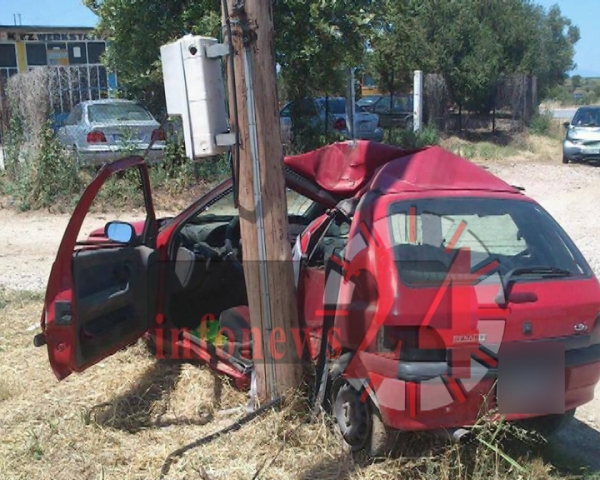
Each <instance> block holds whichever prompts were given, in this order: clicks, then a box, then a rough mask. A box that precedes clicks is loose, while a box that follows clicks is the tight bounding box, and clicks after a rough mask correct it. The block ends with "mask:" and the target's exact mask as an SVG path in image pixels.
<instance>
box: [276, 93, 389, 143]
mask: <svg viewBox="0 0 600 480" xmlns="http://www.w3.org/2000/svg"><path fill="white" fill-rule="evenodd" d="M300 112H301V115H302V117H303V119H304V121H306V122H308V123H309V125H310V126H312V127H313V128H317V129H318V130H319V131H321V132H323V134H325V133H326V132H337V133H339V134H340V136H341V137H343V138H350V128H349V125H348V118H347V115H346V99H345V98H342V97H330V98H327V99H325V98H317V99H312V98H311V99H306V100H304V101H302V103H301V105H300ZM279 117H280V122H281V135H282V140H283V142H284V143H289V142H290V141H291V138H292V104H291V103H288V104H286V105H285V106H284V107H283V108H282V109H281V112H280V114H279ZM326 117H327V120H326ZM378 123H379V118H378V117H377V115H374V114H372V113H369V112H367V111H366V110H364V109H363V108H362V107H360V106H358V105H356V111H355V124H356V134H355V135H354V137H355V138H356V139H360V140H373V141H376V142H380V141H382V140H383V130H382V129H381V128H379V127H378Z"/></svg>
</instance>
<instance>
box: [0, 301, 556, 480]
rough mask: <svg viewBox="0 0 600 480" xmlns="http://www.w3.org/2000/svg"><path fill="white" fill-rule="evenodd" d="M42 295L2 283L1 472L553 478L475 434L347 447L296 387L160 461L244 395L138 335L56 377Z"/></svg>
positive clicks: (219, 422)
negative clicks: (372, 455) (155, 352)
mask: <svg viewBox="0 0 600 480" xmlns="http://www.w3.org/2000/svg"><path fill="white" fill-rule="evenodd" d="M41 302H42V298H41V295H39V294H32V293H27V292H19V293H16V292H7V291H2V290H0V329H1V332H2V334H1V335H2V337H1V339H0V352H1V354H2V362H1V364H0V379H1V380H0V425H1V431H2V443H1V444H0V459H1V460H0V478H11V479H28V480H35V479H49V478H53V479H65V480H68V479H78V480H79V479H90V480H91V479H119V480H129V479H131V480H133V479H146V478H161V470H162V471H163V474H164V475H163V477H162V478H168V479H187V478H203V479H251V478H261V479H289V478H296V479H302V480H308V479H331V480H333V479H339V478H342V479H359V478H361V479H372V480H375V479H382V478H407V479H431V480H433V479H455V478H460V479H467V478H469V479H471V478H472V479H487V478H497V479H508V478H521V479H526V478H527V479H529V478H531V479H535V480H548V479H551V478H558V477H556V476H554V475H556V474H553V473H552V468H551V467H550V466H549V465H548V464H545V463H544V462H543V461H542V460H541V459H540V458H539V452H538V453H536V454H531V453H527V452H526V451H525V449H523V448H519V449H518V450H516V451H515V452H514V453H511V455H512V456H513V457H514V458H517V459H518V462H519V463H520V464H521V465H522V467H521V468H522V469H523V470H520V469H519V468H517V467H516V466H514V465H511V463H510V462H509V461H507V460H505V459H503V458H502V456H501V453H500V452H499V451H494V450H493V449H490V448H488V447H484V446H483V445H482V444H479V443H473V444H471V445H469V446H466V447H458V446H454V445H448V444H447V443H446V442H444V441H441V440H439V439H436V438H434V437H432V436H430V435H414V434H413V435H404V436H400V437H399V439H398V442H397V447H396V448H395V450H394V454H393V455H392V456H391V457H390V458H388V459H383V460H380V461H376V462H372V461H366V460H365V459H361V458H351V457H349V456H347V455H345V454H343V453H342V451H341V449H340V447H339V444H338V442H337V440H336V437H335V435H334V434H333V433H332V429H331V428H330V425H329V423H328V422H329V421H328V420H327V418H326V417H320V418H319V419H318V420H316V421H313V422H307V421H306V419H307V417H306V414H305V413H304V412H305V405H304V404H303V402H302V401H300V400H299V399H295V400H293V401H290V402H288V404H287V405H285V406H284V407H283V408H282V409H280V410H278V411H271V412H269V413H267V414H266V415H264V416H262V417H260V418H258V419H255V420H253V421H252V422H250V423H248V424H246V425H244V426H242V427H241V428H240V429H239V430H236V431H233V432H231V433H228V434H227V435H223V436H221V437H218V438H216V439H214V440H213V441H211V442H207V443H203V444H200V445H197V446H195V447H194V448H190V449H189V450H188V451H186V452H185V453H183V454H182V455H181V456H177V457H174V458H172V461H169V462H166V460H167V459H168V458H169V455H170V454H171V453H172V452H174V451H175V450H177V449H179V448H181V447H183V446H185V445H188V444H190V443H191V442H193V441H195V440H196V439H198V438H201V437H204V436H206V435H209V434H212V433H214V432H216V431H218V430H220V429H222V428H224V427H226V426H228V425H231V424H232V422H233V420H235V419H237V418H239V417H240V416H241V415H242V413H240V412H239V411H238V412H237V413H231V412H227V411H226V410H227V409H231V408H232V407H240V406H244V405H245V403H246V396H245V395H244V394H242V393H240V392H238V391H236V390H234V389H233V388H232V387H231V386H230V385H229V384H228V383H227V382H226V381H225V380H222V379H219V378H216V377H215V376H213V375H212V374H211V373H210V372H209V371H208V370H207V369H205V368H203V367H198V366H195V365H191V364H181V363H173V362H171V363H169V362H157V361H155V359H154V358H152V357H150V356H149V355H148V354H147V353H146V351H145V349H144V348H143V347H142V346H141V345H136V346H134V347H131V348H129V349H127V350H125V351H122V352H120V353H118V354H116V355H114V356H113V357H111V358H109V359H107V360H105V361H103V362H102V363H100V364H99V365H96V366H95V367H93V368H91V369H90V370H89V371H87V372H86V373H85V374H83V375H73V376H71V377H70V378H68V379H66V380H65V381H63V382H60V383H58V382H57V381H56V380H55V378H54V377H53V375H52V373H51V371H50V369H49V366H48V362H47V357H46V352H45V350H44V349H34V348H33V347H32V344H31V338H32V335H33V334H34V331H35V330H37V322H38V318H39V313H40V307H41ZM34 325H35V326H36V328H33V326H34ZM223 412H225V413H224V414H223ZM492 434H493V432H492V431H491V430H489V431H488V432H487V433H486V434H484V435H487V437H483V438H488V440H489V439H490V437H491V436H492ZM494 443H496V442H494ZM165 462H166V463H165ZM257 472H258V475H257Z"/></svg>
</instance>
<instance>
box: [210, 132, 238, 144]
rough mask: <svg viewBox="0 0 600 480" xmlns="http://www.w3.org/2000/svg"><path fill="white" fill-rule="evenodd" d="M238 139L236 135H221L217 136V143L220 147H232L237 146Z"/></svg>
mask: <svg viewBox="0 0 600 480" xmlns="http://www.w3.org/2000/svg"><path fill="white" fill-rule="evenodd" d="M236 141H237V137H236V134H235V133H219V134H218V135H216V136H215V143H216V144H217V145H218V146H219V147H231V146H233V145H235V142H236Z"/></svg>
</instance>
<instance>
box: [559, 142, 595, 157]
mask: <svg viewBox="0 0 600 480" xmlns="http://www.w3.org/2000/svg"><path fill="white" fill-rule="evenodd" d="M563 156H564V157H565V158H567V159H568V160H600V146H598V147H590V146H585V145H579V144H575V143H573V142H570V141H568V140H565V141H564V142H563Z"/></svg>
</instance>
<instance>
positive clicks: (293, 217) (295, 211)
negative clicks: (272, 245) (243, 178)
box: [165, 190, 325, 339]
mask: <svg viewBox="0 0 600 480" xmlns="http://www.w3.org/2000/svg"><path fill="white" fill-rule="evenodd" d="M292 194H293V195H295V198H296V204H297V203H298V201H297V200H298V198H299V199H300V204H301V208H295V207H294V205H290V195H288V212H289V216H288V218H289V229H290V230H289V241H290V248H292V247H293V245H294V243H295V242H296V239H297V237H298V236H299V235H300V234H301V233H302V232H303V231H304V229H305V228H306V227H307V226H308V225H309V224H310V223H311V222H312V221H313V220H314V219H316V218H317V217H318V216H319V215H321V214H322V213H324V211H325V207H324V206H322V205H320V204H318V203H316V202H312V201H311V200H309V199H307V198H305V197H302V196H300V195H299V194H296V193H295V192H292ZM232 196H233V193H232V190H228V191H226V192H225V193H224V194H222V195H221V196H219V197H218V198H215V199H214V200H213V201H212V202H210V203H209V204H208V205H206V206H205V207H203V208H202V209H201V210H200V211H198V212H196V213H195V214H194V215H192V216H191V217H190V218H189V219H188V220H187V221H185V222H183V224H182V225H181V226H180V228H179V230H178V231H177V232H176V233H175V234H174V235H173V240H172V241H171V244H170V246H169V252H170V258H172V264H171V265H170V266H169V273H168V278H169V279H170V281H168V282H167V288H168V289H169V290H168V292H166V298H167V300H166V305H165V313H166V316H167V319H168V321H169V322H170V323H171V324H172V325H174V326H175V327H177V328H179V329H191V330H194V329H196V328H198V327H199V325H200V323H201V321H202V320H203V319H215V320H216V319H218V320H219V326H220V327H221V328H223V329H224V334H226V332H227V331H232V332H239V331H240V329H243V328H249V324H250V320H249V317H248V309H247V305H248V298H247V294H246V283H245V278H244V266H243V246H242V242H241V238H240V237H241V235H240V222H239V217H238V215H237V209H233V208H231V205H232V204H233V199H232ZM221 205H228V206H229V208H221V207H220V206H221ZM213 211H214V212H215V213H211V212H213ZM244 307H245V308H244ZM225 327H226V328H225ZM227 329H230V330H227ZM235 336H236V339H237V338H239V337H238V335H237V334H235Z"/></svg>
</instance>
